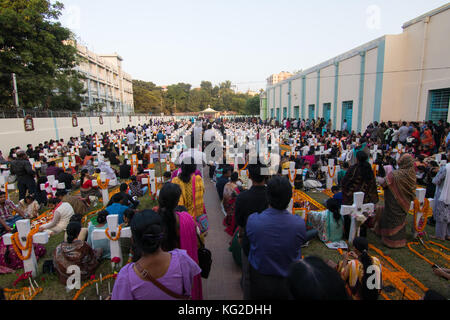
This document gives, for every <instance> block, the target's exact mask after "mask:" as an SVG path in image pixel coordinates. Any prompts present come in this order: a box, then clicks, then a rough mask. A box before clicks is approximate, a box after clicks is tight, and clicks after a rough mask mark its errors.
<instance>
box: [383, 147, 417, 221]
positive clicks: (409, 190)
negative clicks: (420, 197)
mask: <svg viewBox="0 0 450 320" xmlns="http://www.w3.org/2000/svg"><path fill="white" fill-rule="evenodd" d="M398 166H399V169H398V170H394V171H392V172H390V173H389V174H388V175H387V176H386V183H387V185H388V187H389V189H390V190H391V191H392V193H393V194H394V197H395V199H396V200H397V201H398V203H399V204H400V206H401V207H402V208H403V210H405V211H406V212H408V211H409V208H410V206H411V201H413V200H414V199H415V198H416V186H417V185H416V170H415V168H414V158H413V157H412V156H411V155H410V154H404V155H402V156H401V157H400V159H399V161H398Z"/></svg>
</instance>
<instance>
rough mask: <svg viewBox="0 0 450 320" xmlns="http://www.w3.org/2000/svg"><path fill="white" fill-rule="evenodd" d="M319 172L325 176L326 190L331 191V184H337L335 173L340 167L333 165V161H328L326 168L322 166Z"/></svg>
mask: <svg viewBox="0 0 450 320" xmlns="http://www.w3.org/2000/svg"><path fill="white" fill-rule="evenodd" d="M321 170H322V171H323V172H325V173H326V175H327V189H328V190H331V187H332V186H333V182H335V183H337V173H338V172H339V170H340V166H335V165H334V159H328V166H322V168H321Z"/></svg>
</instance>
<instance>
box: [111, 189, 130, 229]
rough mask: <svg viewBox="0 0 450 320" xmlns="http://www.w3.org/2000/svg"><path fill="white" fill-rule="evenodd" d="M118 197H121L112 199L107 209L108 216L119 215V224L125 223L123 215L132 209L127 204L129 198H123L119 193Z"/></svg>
mask: <svg viewBox="0 0 450 320" xmlns="http://www.w3.org/2000/svg"><path fill="white" fill-rule="evenodd" d="M116 195H119V196H117V197H115V198H114V199H113V198H111V200H110V203H108V206H107V207H106V211H108V214H117V215H119V222H118V223H119V224H122V223H123V221H124V220H123V213H124V212H125V210H127V209H130V208H129V207H128V206H127V205H126V203H127V202H128V200H127V198H126V197H124V196H122V195H121V194H120V193H117V194H116Z"/></svg>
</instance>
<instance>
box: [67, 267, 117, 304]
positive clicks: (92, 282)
mask: <svg viewBox="0 0 450 320" xmlns="http://www.w3.org/2000/svg"><path fill="white" fill-rule="evenodd" d="M116 278H117V273H113V274H108V275H106V276H104V277H102V278H101V279H95V276H94V279H92V280H89V281H88V282H86V283H85V284H84V285H83V286H82V287H81V288H80V289H79V290H78V291H77V293H76V294H75V296H74V297H73V299H72V300H78V298H79V297H80V295H81V294H82V293H83V291H84V289H86V288H87V287H89V286H91V285H93V284H94V283H97V282H99V281H104V280H108V279H116Z"/></svg>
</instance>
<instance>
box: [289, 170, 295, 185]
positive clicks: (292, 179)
mask: <svg viewBox="0 0 450 320" xmlns="http://www.w3.org/2000/svg"><path fill="white" fill-rule="evenodd" d="M288 176H289V181H290V182H291V183H294V181H295V178H296V177H297V170H294V177H293V178H291V170H288Z"/></svg>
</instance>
